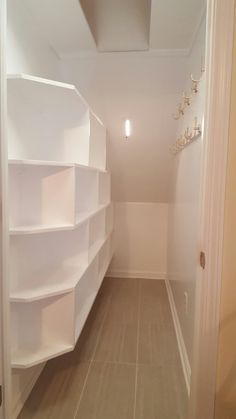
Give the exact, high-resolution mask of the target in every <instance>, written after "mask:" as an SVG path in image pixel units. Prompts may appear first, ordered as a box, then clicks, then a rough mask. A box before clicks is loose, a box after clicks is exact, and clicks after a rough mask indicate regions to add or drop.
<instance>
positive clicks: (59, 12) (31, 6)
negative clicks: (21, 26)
mask: <svg viewBox="0 0 236 419" xmlns="http://www.w3.org/2000/svg"><path fill="white" fill-rule="evenodd" d="M22 3H24V4H25V5H26V7H27V8H28V10H29V12H30V13H31V15H32V18H33V20H34V21H35V22H38V24H39V26H40V29H41V33H42V35H43V36H44V38H45V39H46V40H47V42H48V43H49V45H50V46H51V47H52V48H53V49H54V51H55V52H56V54H57V55H58V56H59V57H63V56H67V55H76V54H78V52H79V51H84V50H86V51H88V50H90V51H91V50H92V51H94V50H96V44H95V42H94V39H93V36H92V34H91V32H90V30H89V27H88V24H87V21H86V19H85V16H84V14H83V11H82V9H81V6H80V3H79V1H78V0H40V1H38V0H22Z"/></svg>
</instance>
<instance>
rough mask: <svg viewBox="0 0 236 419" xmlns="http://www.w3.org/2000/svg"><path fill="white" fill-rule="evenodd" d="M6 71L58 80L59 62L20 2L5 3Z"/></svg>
mask: <svg viewBox="0 0 236 419" xmlns="http://www.w3.org/2000/svg"><path fill="white" fill-rule="evenodd" d="M7 8H8V11H7V14H8V22H7V72H8V73H11V74H17V73H26V74H33V75H34V76H41V77H45V78H49V79H50V78H51V79H59V78H60V76H59V60H58V58H57V56H56V54H55V53H54V52H53V50H52V49H51V48H50V46H49V45H48V44H47V42H46V41H45V40H44V38H43V37H42V36H43V31H42V30H41V29H40V27H39V25H38V24H37V22H36V21H35V20H34V19H32V16H31V15H30V13H29V11H28V9H27V8H26V7H24V5H23V4H22V1H21V0H8V2H7Z"/></svg>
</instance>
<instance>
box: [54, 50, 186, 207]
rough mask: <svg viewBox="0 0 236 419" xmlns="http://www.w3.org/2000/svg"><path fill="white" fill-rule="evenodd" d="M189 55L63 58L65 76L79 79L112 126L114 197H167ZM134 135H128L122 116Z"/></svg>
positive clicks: (120, 199) (110, 152)
mask: <svg viewBox="0 0 236 419" xmlns="http://www.w3.org/2000/svg"><path fill="white" fill-rule="evenodd" d="M185 71H186V57H184V56H160V55H159V54H158V53H155V52H147V53H141V52H140V53H134V52H133V53H105V54H101V53H100V54H89V55H87V56H86V55H81V56H80V57H78V58H76V59H71V60H65V61H63V64H62V72H63V77H64V80H65V81H69V82H72V83H74V84H76V85H77V86H78V88H79V90H80V91H81V92H82V94H84V96H85V97H86V99H87V100H88V102H89V103H90V104H91V106H92V107H93V108H94V110H95V112H96V113H97V114H98V115H99V116H100V117H101V119H102V120H103V121H104V123H105V125H106V127H107V129H108V160H109V161H108V164H109V166H110V168H111V169H112V197H113V199H114V200H115V201H118V202H125V201H127V202H167V201H168V200H169V182H168V179H169V169H170V162H171V156H170V153H169V146H170V144H171V142H172V141H173V137H174V135H175V132H176V124H175V121H174V120H173V118H172V112H174V110H175V107H176V102H177V100H178V98H179V97H178V95H179V92H181V89H182V88H183V85H184V82H185ZM126 118H129V119H130V120H131V129H132V135H131V137H130V138H129V140H128V141H125V139H124V121H125V119H126Z"/></svg>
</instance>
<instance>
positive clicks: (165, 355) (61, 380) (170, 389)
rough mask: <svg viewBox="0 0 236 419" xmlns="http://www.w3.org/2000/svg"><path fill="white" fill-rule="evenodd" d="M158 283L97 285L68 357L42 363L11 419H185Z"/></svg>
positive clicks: (168, 317)
mask: <svg viewBox="0 0 236 419" xmlns="http://www.w3.org/2000/svg"><path fill="white" fill-rule="evenodd" d="M186 406H187V394H186V387H185V383H184V378H183V373H182V368H181V362H180V358H179V352H178V347H177V341H176V336H175V331H174V326H173V322H172V317H171V311H170V308H169V303H168V297H167V292H166V288H165V284H164V281H157V280H142V279H123V278H122V279H117V278H113V279H112V278H105V279H104V282H103V285H102V287H101V289H100V291H99V294H98V296H97V298H96V301H95V304H94V306H93V308H92V310H91V312H90V315H89V317H88V319H87V322H86V324H85V327H84V329H83V332H82V334H81V336H80V338H79V341H78V344H77V346H76V348H75V350H74V351H73V352H71V353H68V354H66V355H64V356H61V357H58V358H56V359H53V360H52V361H49V362H48V363H47V365H46V367H45V368H44V370H43V372H42V374H41V376H40V378H39V379H38V381H37V383H36V385H35V387H34V389H33V391H32V393H31V395H30V397H29V399H28V400H27V402H26V403H25V406H24V408H23V410H22V412H21V414H20V416H19V419H28V418H29V419H42V418H43V419H65V418H66V419H72V418H76V419H94V418H96V419H132V418H133V419H185V417H186V408H187V407H186Z"/></svg>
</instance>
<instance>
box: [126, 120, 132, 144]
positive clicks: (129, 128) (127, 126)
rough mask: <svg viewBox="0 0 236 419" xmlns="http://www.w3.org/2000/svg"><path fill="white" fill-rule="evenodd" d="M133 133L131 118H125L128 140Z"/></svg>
mask: <svg viewBox="0 0 236 419" xmlns="http://www.w3.org/2000/svg"><path fill="white" fill-rule="evenodd" d="M130 134H131V125H130V120H129V119H126V120H125V139H126V140H128V138H129V137H130Z"/></svg>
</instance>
